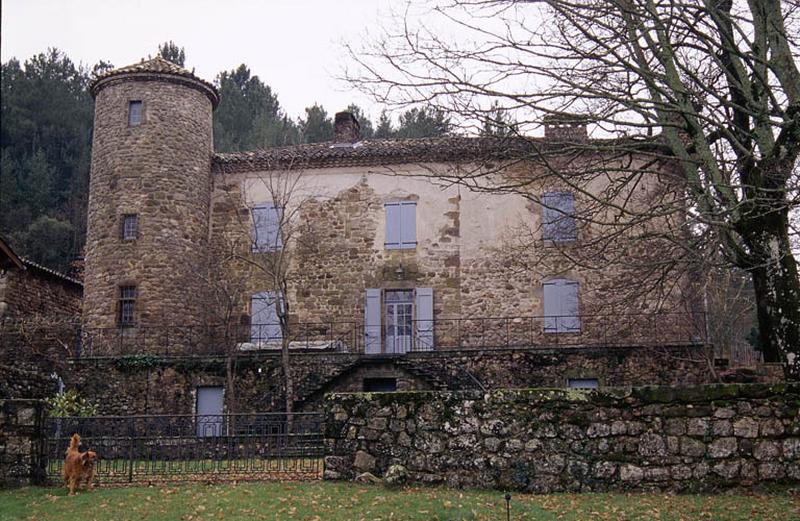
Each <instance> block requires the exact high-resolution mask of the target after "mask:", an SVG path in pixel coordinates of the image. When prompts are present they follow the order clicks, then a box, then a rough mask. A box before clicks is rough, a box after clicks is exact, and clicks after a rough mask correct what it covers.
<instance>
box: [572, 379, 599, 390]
mask: <svg viewBox="0 0 800 521" xmlns="http://www.w3.org/2000/svg"><path fill="white" fill-rule="evenodd" d="M599 386H600V382H598V381H597V378H570V379H569V380H567V387H569V388H570V389H583V390H589V389H597V388H598V387H599Z"/></svg>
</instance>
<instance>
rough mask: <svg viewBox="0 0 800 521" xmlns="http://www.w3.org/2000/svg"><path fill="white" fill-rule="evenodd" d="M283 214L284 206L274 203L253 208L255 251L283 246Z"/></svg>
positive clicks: (272, 249)
mask: <svg viewBox="0 0 800 521" xmlns="http://www.w3.org/2000/svg"><path fill="white" fill-rule="evenodd" d="M282 215H283V208H281V207H280V206H276V205H274V204H272V203H268V204H259V205H257V206H255V207H254V208H253V251H258V252H265V251H278V250H280V249H281V248H283V238H282V237H281V218H282Z"/></svg>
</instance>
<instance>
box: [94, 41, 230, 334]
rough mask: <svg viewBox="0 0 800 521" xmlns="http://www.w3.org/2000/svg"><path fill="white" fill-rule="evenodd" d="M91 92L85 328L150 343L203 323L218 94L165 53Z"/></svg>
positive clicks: (115, 74)
mask: <svg viewBox="0 0 800 521" xmlns="http://www.w3.org/2000/svg"><path fill="white" fill-rule="evenodd" d="M90 91H91V93H92V96H94V98H95V115H94V137H93V141H92V166H91V176H90V182H89V217H88V231H87V238H86V268H85V273H84V303H83V326H84V330H85V331H86V333H88V334H90V335H92V334H97V333H98V332H99V329H98V328H104V329H105V328H107V329H105V331H117V332H118V331H129V332H130V333H131V334H132V333H134V332H136V335H137V336H139V337H142V336H144V335H148V336H149V335H151V334H153V333H155V331H156V329H154V328H155V327H158V328H161V327H169V328H172V327H174V326H189V325H197V324H201V323H203V321H204V319H205V315H204V311H203V310H204V307H205V305H206V302H205V299H204V291H203V288H204V287H205V286H206V282H205V279H204V277H205V275H206V265H207V251H208V235H209V231H208V226H209V211H210V200H211V182H212V181H211V155H212V153H213V132H212V123H211V122H212V119H211V118H212V112H213V110H214V108H215V107H216V105H217V103H218V101H219V94H218V92H217V90H216V89H215V88H214V86H212V85H211V84H210V83H208V82H205V81H203V80H201V79H200V78H197V77H196V76H195V75H194V74H192V73H191V72H189V71H187V70H185V69H182V68H181V67H178V66H177V65H175V64H173V63H171V62H169V61H167V60H165V59H163V58H161V57H160V56H157V57H156V58H153V59H151V60H147V61H142V62H141V63H137V64H134V65H130V66H128V67H122V68H120V69H115V70H113V71H110V72H108V73H106V74H104V75H102V76H100V77H99V78H97V79H96V80H95V81H94V82H93V83H92V84H91V85H90ZM93 332H94V333H93ZM143 350H147V349H146V348H144V349H143Z"/></svg>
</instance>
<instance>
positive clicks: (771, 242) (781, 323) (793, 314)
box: [745, 211, 800, 380]
mask: <svg viewBox="0 0 800 521" xmlns="http://www.w3.org/2000/svg"><path fill="white" fill-rule="evenodd" d="M776 214H777V215H776ZM748 228H749V229H750V230H751V233H748V234H746V235H745V238H746V240H747V243H748V246H749V248H750V251H751V253H752V254H753V260H754V261H755V262H753V263H752V265H751V266H750V267H749V268H748V271H749V272H750V273H751V275H752V277H753V286H754V288H755V295H756V310H757V314H758V331H759V335H760V340H761V347H762V350H763V354H764V361H765V362H780V363H782V364H783V367H784V373H785V374H786V377H787V378H790V379H795V380H796V379H800V280H798V276H797V263H796V261H795V259H794V257H793V256H792V253H791V251H792V250H791V246H790V244H789V233H788V214H787V213H786V212H785V211H784V212H776V213H774V214H772V215H767V216H766V217H765V216H761V217H759V218H758V219H757V220H756V222H750V223H748Z"/></svg>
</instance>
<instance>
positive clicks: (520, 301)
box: [212, 164, 703, 346]
mask: <svg viewBox="0 0 800 521" xmlns="http://www.w3.org/2000/svg"><path fill="white" fill-rule="evenodd" d="M457 167H458V166H456V165H444V164H428V165H396V166H393V167H391V169H390V168H388V167H386V168H382V167H372V168H368V167H347V168H344V167H342V168H324V169H309V170H300V169H298V170H295V171H292V170H288V171H283V170H277V171H261V172H250V173H237V174H219V173H217V174H215V194H214V205H213V206H214V215H213V219H212V222H213V226H212V242H213V243H215V244H216V245H217V249H218V250H220V251H230V248H231V247H233V248H234V249H236V250H237V251H239V252H240V254H241V255H243V256H247V255H249V253H248V252H249V248H250V242H249V241H250V233H251V232H250V228H251V227H252V221H251V219H250V217H249V215H248V212H247V208H248V207H249V206H252V205H253V204H257V203H264V202H269V201H271V200H272V199H274V198H276V197H278V198H284V197H287V194H286V190H284V189H281V188H280V187H286V186H289V187H291V188H290V190H289V191H290V192H291V194H290V195H291V197H288V202H287V207H288V208H290V209H288V210H286V212H285V213H286V214H287V215H292V216H293V217H292V220H291V221H290V222H287V223H285V226H286V227H287V229H288V230H290V232H291V235H292V239H291V240H290V241H289V242H288V243H287V244H286V249H287V251H289V252H290V253H288V254H286V258H287V259H290V268H289V276H288V281H289V295H288V296H289V300H290V302H291V318H292V319H293V320H296V321H299V322H330V321H346V320H352V321H361V320H363V317H364V298H365V294H364V292H365V290H366V289H367V288H380V289H384V290H387V289H410V288H418V287H431V288H433V289H434V297H433V301H434V316H435V317H436V318H437V320H439V322H437V324H436V336H437V338H441V339H442V340H443V341H444V342H441V343H442V344H443V343H449V344H450V345H453V344H452V342H453V341H454V340H455V338H456V337H457V336H458V335H463V336H466V335H468V334H470V335H473V336H474V334H475V333H476V331H480V332H481V334H483V332H484V331H485V330H486V328H487V327H488V328H489V329H492V328H494V329H497V330H498V331H496V332H495V331H489V333H488V336H487V337H486V338H482V339H481V340H480V341H479V342H481V344H480V345H490V346H497V345H504V344H503V342H504V341H505V337H504V336H503V335H505V333H506V331H508V330H509V327H510V328H512V329H516V330H518V331H512V337H515V338H523V337H524V338H525V340H526V341H527V342H528V344H531V343H533V344H534V345H551V344H556V343H565V342H564V340H563V339H566V343H572V344H581V343H594V344H597V343H601V342H605V343H620V344H624V343H628V344H636V343H648V342H651V343H663V342H667V343H669V342H679V341H680V342H691V341H695V340H697V339H699V338H701V337H702V334H703V327H702V324H701V323H699V321H697V320H694V319H691V318H690V317H689V315H687V314H686V312H687V311H688V310H691V305H690V304H691V303H690V302H688V301H687V300H684V295H682V293H681V292H682V291H683V290H685V289H686V284H685V283H684V282H677V283H675V284H669V285H668V286H669V287H670V289H671V290H672V291H673V292H674V293H673V294H672V295H668V296H665V295H660V297H662V298H664V300H666V301H667V304H666V305H665V306H664V307H663V309H667V310H670V311H677V312H679V313H680V314H675V315H671V316H666V315H661V316H653V315H644V316H640V317H635V318H627V317H625V318H620V315H621V314H636V313H645V314H647V313H652V312H653V308H651V307H648V306H649V304H652V302H650V299H653V298H655V297H654V296H655V295H656V294H658V292H649V293H648V294H647V295H645V294H644V292H641V293H642V295H641V296H642V299H641V300H639V301H634V300H631V298H630V290H631V284H630V281H631V280H637V284H638V283H641V285H637V286H636V288H639V289H641V288H644V287H648V285H647V284H646V283H644V282H643V281H641V280H639V279H637V278H636V277H635V276H632V275H631V272H630V269H631V267H630V266H627V265H626V264H625V262H624V260H619V259H618V260H617V261H615V263H614V265H613V266H609V267H608V268H606V269H604V270H599V271H591V270H583V269H580V268H577V267H575V266H574V265H571V263H570V262H568V261H567V256H564V255H562V253H564V251H563V250H564V249H567V250H569V249H570V248H572V249H575V248H584V247H587V248H588V247H589V246H588V243H587V241H586V239H587V237H588V234H589V231H585V232H580V233H579V240H578V241H576V242H575V243H571V244H568V245H559V246H554V245H551V244H547V243H545V242H543V241H541V239H540V238H537V234H540V231H539V227H540V225H541V222H540V221H541V212H542V210H541V208H540V207H539V206H538V205H535V204H534V203H532V202H531V201H529V200H527V199H525V198H523V197H521V196H517V195H499V194H492V193H476V192H471V191H469V190H464V189H461V188H459V187H458V186H453V185H448V186H445V185H444V184H443V183H442V182H440V181H437V180H436V179H435V178H433V177H432V172H450V173H451V174H452V173H453V169H454V168H457ZM461 168H464V169H466V170H468V169H469V165H466V166H464V165H462V166H461ZM546 181H547V179H540V180H539V181H538V185H536V186H534V187H532V188H531V190H532V191H534V192H535V193H537V194H539V195H540V194H541V193H543V192H545V191H551V190H555V189H558V188H559V187H558V186H555V185H546V184H545V183H546ZM598 182H599V181H597V180H594V181H592V182H591V183H589V188H588V189H590V190H600V189H601V187H600V186H595V185H597V183H598ZM645 184H648V185H654V187H658V186H660V185H658V183H657V182H656V181H653V180H651V181H650V182H648V183H645ZM539 185H541V186H539ZM276 186H277V187H279V188H278V189H276V188H275V187H276ZM649 189H650V188H648V189H647V190H645V189H643V188H642V187H639V189H638V191H637V194H636V196H637V197H640V196H641V194H643V193H645V194H646V193H647V191H648V190H649ZM653 189H655V188H653ZM396 200H411V201H416V224H417V228H416V230H417V241H418V244H417V246H416V247H415V248H410V249H402V250H394V249H386V248H385V246H384V242H385V230H386V222H385V212H384V204H385V203H386V202H389V201H396ZM588 204H589V202H587V201H583V200H582V199H581V196H580V194H576V206H577V208H578V211H582V208H583V207H585V206H586V205H588ZM294 208H299V210H297V211H296V213H295V209H294ZM579 226H581V225H580V223H579ZM521 245H524V246H525V247H524V248H521V249H520V247H521ZM632 249H633V248H632ZM529 253H530V254H531V255H530V256H528V254H529ZM566 253H567V254H568V255H569V251H567V252H566ZM622 259H624V256H623V257H622ZM526 266H527V267H526ZM241 269H247V266H246V263H244V264H241V263H240V264H239V265H237V266H234V267H233V270H232V271H234V272H236V271H239V270H241ZM639 271H641V272H645V271H647V270H639ZM555 277H568V278H571V279H573V280H575V281H578V282H579V283H580V292H579V301H580V313H581V314H585V315H587V316H586V317H585V318H584V319H583V320H582V324H581V325H582V331H581V334H568V335H552V334H545V333H544V332H543V321H542V319H541V318H538V319H533V320H531V319H528V320H527V321H524V320H523V321H520V322H515V323H511V324H510V325H508V324H505V323H501V322H498V321H496V320H495V321H494V322H492V321H489V322H486V323H485V322H464V321H462V322H457V321H455V320H450V319H453V318H455V317H469V318H480V317H508V316H521V317H532V316H541V315H543V314H544V303H543V287H542V283H543V282H544V281H546V280H548V279H550V278H555ZM231 278H233V277H231ZM245 285H246V286H247V288H246V290H245V293H247V294H250V293H255V292H258V291H267V290H273V286H274V282H273V281H271V280H270V277H269V276H266V274H264V273H259V270H257V269H256V270H251V273H250V276H249V277H248V280H247V281H246V284H245ZM634 289H635V288H634ZM686 299H688V297H686ZM241 306H242V309H241V314H242V315H243V320H245V321H246V320H247V314H248V313H249V311H248V309H247V298H246V296H245V298H243V299H242V304H241ZM594 314H599V315H602V316H599V317H592V316H589V315H594ZM512 343H516V344H519V342H513V341H512Z"/></svg>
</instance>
